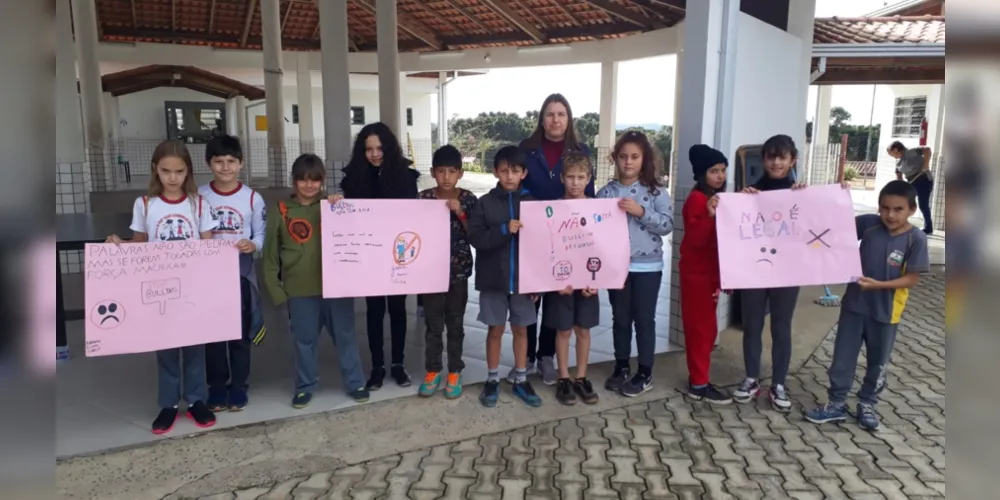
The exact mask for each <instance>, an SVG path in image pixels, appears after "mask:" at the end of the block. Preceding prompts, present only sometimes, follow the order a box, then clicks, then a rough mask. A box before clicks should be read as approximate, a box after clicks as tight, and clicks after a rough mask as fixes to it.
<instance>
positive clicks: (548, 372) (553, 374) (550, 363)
mask: <svg viewBox="0 0 1000 500" xmlns="http://www.w3.org/2000/svg"><path fill="white" fill-rule="evenodd" d="M538 371H539V373H541V374H542V383H543V384H545V385H556V381H557V380H559V372H558V371H556V362H555V360H554V359H552V356H544V357H542V359H540V360H538Z"/></svg>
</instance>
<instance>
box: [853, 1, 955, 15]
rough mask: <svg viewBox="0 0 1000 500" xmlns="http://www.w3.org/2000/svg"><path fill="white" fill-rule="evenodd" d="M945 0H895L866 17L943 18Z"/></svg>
mask: <svg viewBox="0 0 1000 500" xmlns="http://www.w3.org/2000/svg"><path fill="white" fill-rule="evenodd" d="M944 4H945V0H895V1H894V2H893V3H892V4H890V5H886V6H885V7H882V8H880V9H878V10H875V11H872V12H869V13H868V14H866V15H865V17H887V16H927V15H930V16H943V15H944V10H945V9H944Z"/></svg>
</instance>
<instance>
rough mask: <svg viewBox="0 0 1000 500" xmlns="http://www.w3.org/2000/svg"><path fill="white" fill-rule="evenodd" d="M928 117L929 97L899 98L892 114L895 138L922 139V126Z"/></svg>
mask: <svg viewBox="0 0 1000 500" xmlns="http://www.w3.org/2000/svg"><path fill="white" fill-rule="evenodd" d="M926 116H927V96H922V97H898V98H896V107H895V109H893V112H892V136H893V137H920V124H921V123H922V122H923V121H924V118H925V117H926Z"/></svg>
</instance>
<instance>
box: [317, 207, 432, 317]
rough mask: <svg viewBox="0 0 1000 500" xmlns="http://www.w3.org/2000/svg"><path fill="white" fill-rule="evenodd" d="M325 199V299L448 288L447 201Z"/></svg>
mask: <svg viewBox="0 0 1000 500" xmlns="http://www.w3.org/2000/svg"><path fill="white" fill-rule="evenodd" d="M322 203H323V205H322V208H321V210H322V217H323V218H322V221H321V226H322V231H321V233H322V243H323V296H324V297H327V298H337V297H372V296H379V295H410V294H417V293H441V292H447V291H448V281H449V273H450V269H451V216H450V215H449V213H448V207H447V206H446V205H445V202H444V201H443V200H344V201H341V202H339V203H337V204H336V205H330V204H329V203H328V202H326V201H323V202H322Z"/></svg>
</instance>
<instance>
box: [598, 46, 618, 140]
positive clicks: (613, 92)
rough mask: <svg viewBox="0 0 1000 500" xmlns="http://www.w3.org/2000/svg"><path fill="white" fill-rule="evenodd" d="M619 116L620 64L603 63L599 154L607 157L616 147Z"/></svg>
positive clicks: (615, 62)
mask: <svg viewBox="0 0 1000 500" xmlns="http://www.w3.org/2000/svg"><path fill="white" fill-rule="evenodd" d="M617 115H618V62H617V61H614V62H605V63H601V121H600V123H599V124H598V129H597V154H598V157H605V156H607V155H609V154H611V148H613V147H614V146H615V136H616V135H617V134H616V133H615V122H616V121H617V120H616V118H617Z"/></svg>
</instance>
